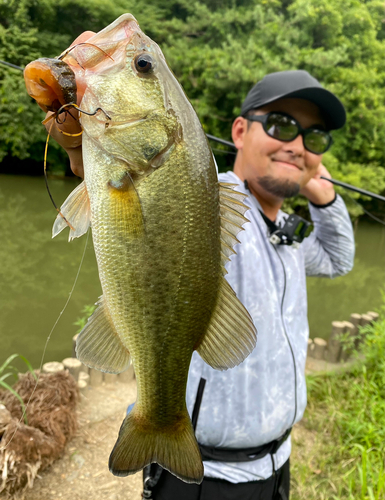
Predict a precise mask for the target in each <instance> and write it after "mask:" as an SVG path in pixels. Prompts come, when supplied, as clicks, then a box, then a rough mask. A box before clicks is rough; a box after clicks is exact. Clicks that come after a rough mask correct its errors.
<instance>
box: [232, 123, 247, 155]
mask: <svg viewBox="0 0 385 500" xmlns="http://www.w3.org/2000/svg"><path fill="white" fill-rule="evenodd" d="M246 133H247V120H246V118H242V116H238V118H236V119H235V120H234V122H233V126H232V129H231V136H232V138H233V142H234V144H235V147H236V148H237V149H242V148H243V140H244V137H245V134H246Z"/></svg>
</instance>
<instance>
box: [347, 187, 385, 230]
mask: <svg viewBox="0 0 385 500" xmlns="http://www.w3.org/2000/svg"><path fill="white" fill-rule="evenodd" d="M345 194H346V196H348V197H349V198H350V199H351V200H352V201H354V203H355V204H356V205H358V206H359V207H360V208H362V210H363V211H364V212H365V214H366V215H368V216H369V217H371V218H372V219H373V220H375V221H376V222H379V223H380V224H382V225H383V226H385V221H383V220H381V219H379V218H378V217H376V216H375V215H373V214H372V213H370V212H368V210H366V208H364V207H363V206H362V205H361V203H359V202H358V201H357V200H355V199H354V198H353V197H352V196H350V194H349V193H345Z"/></svg>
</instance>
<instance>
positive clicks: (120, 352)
mask: <svg viewBox="0 0 385 500" xmlns="http://www.w3.org/2000/svg"><path fill="white" fill-rule="evenodd" d="M76 355H77V357H78V359H79V360H80V361H81V362H82V363H84V364H85V365H87V366H89V367H90V368H95V369H96V370H100V371H102V372H107V373H121V372H122V371H124V370H126V369H127V368H128V367H129V365H130V353H129V352H128V350H127V349H126V347H125V346H124V345H123V344H122V342H121V340H120V338H119V334H118V332H117V331H116V329H115V326H114V324H113V322H112V320H111V317H110V313H109V311H108V307H107V305H106V303H105V301H104V299H103V297H101V298H100V300H99V302H98V307H97V309H96V310H95V311H94V313H93V314H92V316H91V317H90V318H89V319H88V322H87V324H86V326H85V327H84V328H83V330H82V331H81V332H80V334H79V336H78V338H77V340H76Z"/></svg>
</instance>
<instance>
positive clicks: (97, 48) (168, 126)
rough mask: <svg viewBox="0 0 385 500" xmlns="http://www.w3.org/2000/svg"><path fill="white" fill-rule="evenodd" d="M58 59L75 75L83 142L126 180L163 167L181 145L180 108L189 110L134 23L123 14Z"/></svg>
mask: <svg viewBox="0 0 385 500" xmlns="http://www.w3.org/2000/svg"><path fill="white" fill-rule="evenodd" d="M62 59H63V61H65V62H66V63H67V64H68V65H69V66H70V67H71V69H72V70H73V71H74V73H75V77H76V83H77V89H78V99H81V101H80V108H81V109H82V110H83V111H84V113H83V114H82V116H81V123H82V127H83V130H84V132H85V133H86V134H87V136H88V137H90V138H91V139H93V140H94V141H97V142H98V143H99V145H100V146H101V147H102V148H103V149H104V150H105V151H107V152H108V153H110V154H112V155H114V156H115V157H117V158H119V159H122V160H123V161H125V162H126V163H127V164H128V165H129V171H130V173H131V174H132V175H139V176H140V175H144V174H148V173H151V171H153V170H154V169H156V168H158V167H159V166H160V165H161V164H162V163H164V161H165V160H166V159H167V157H168V156H169V154H170V152H171V151H172V150H173V148H174V147H175V144H176V143H177V142H178V141H181V140H182V136H183V134H182V130H183V123H184V117H183V114H184V113H183V106H186V104H187V105H189V106H191V105H190V104H189V102H188V100H187V98H186V96H185V95H184V92H183V90H182V88H181V87H180V85H179V83H178V82H177V80H176V79H175V77H174V75H173V74H172V72H171V70H170V69H169V67H168V65H167V62H166V60H165V58H164V56H163V53H162V51H161V50H160V48H159V46H158V45H157V44H156V43H155V42H154V41H153V40H151V39H150V38H149V37H148V36H146V35H145V34H144V33H143V32H142V30H141V29H140V27H139V25H138V23H137V21H136V20H135V18H134V17H133V16H132V15H131V14H124V15H123V16H121V17H120V18H118V19H117V20H116V21H115V22H114V23H112V24H111V25H109V26H107V27H106V28H105V29H103V30H102V31H100V32H99V33H97V34H95V35H94V36H93V37H91V38H90V39H89V40H88V41H87V42H86V43H83V44H79V45H78V46H75V47H73V48H72V49H71V50H69V51H67V53H65V54H64V55H62ZM87 113H88V114H87Z"/></svg>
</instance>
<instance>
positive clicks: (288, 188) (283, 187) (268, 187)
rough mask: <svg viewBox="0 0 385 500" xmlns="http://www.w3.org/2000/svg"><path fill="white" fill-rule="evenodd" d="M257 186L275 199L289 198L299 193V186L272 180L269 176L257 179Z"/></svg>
mask: <svg viewBox="0 0 385 500" xmlns="http://www.w3.org/2000/svg"><path fill="white" fill-rule="evenodd" d="M258 184H259V185H260V186H261V187H262V188H263V189H264V190H265V191H267V192H268V193H270V194H272V195H274V196H276V197H277V198H291V197H292V196H296V195H297V194H298V193H299V190H300V185H299V184H298V183H297V182H293V181H289V180H284V179H274V177H271V176H270V175H264V176H263V177H258Z"/></svg>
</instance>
